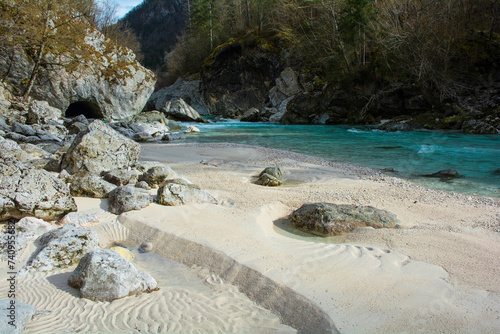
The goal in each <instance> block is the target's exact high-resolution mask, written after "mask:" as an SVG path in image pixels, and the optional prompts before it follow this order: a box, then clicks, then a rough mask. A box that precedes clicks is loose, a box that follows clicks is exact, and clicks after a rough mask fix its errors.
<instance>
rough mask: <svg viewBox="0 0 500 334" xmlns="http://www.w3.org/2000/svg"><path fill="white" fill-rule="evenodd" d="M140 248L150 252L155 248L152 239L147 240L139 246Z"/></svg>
mask: <svg viewBox="0 0 500 334" xmlns="http://www.w3.org/2000/svg"><path fill="white" fill-rule="evenodd" d="M139 250H141V251H143V252H145V253H149V252H151V251H152V250H153V243H152V242H150V241H145V242H143V243H142V244H141V245H140V246H139Z"/></svg>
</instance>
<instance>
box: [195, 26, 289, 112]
mask: <svg viewBox="0 0 500 334" xmlns="http://www.w3.org/2000/svg"><path fill="white" fill-rule="evenodd" d="M246 38H248V39H251V41H246V40H245V41H243V40H235V39H231V40H229V41H228V42H227V43H225V44H222V45H220V46H218V47H217V48H215V50H214V51H213V52H212V54H211V55H210V57H209V58H207V60H206V61H205V65H204V67H203V70H202V74H201V78H202V90H203V92H204V95H205V101H206V102H207V103H208V107H209V109H210V112H211V113H212V114H215V115H220V116H223V117H228V118H238V119H239V118H240V117H241V116H242V115H243V114H245V112H247V111H248V110H249V109H251V108H256V109H258V110H260V111H262V110H263V107H264V106H266V103H267V101H268V100H269V90H270V89H271V88H272V87H274V86H275V79H276V78H278V77H279V75H280V73H281V72H282V71H283V70H284V68H285V65H284V62H283V59H284V58H286V51H285V49H286V47H287V45H289V42H290V41H289V40H288V39H287V38H286V36H284V35H280V34H277V35H275V36H273V37H270V38H268V39H266V40H260V39H259V38H257V37H255V36H247V37H246Z"/></svg>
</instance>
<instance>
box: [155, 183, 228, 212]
mask: <svg viewBox="0 0 500 334" xmlns="http://www.w3.org/2000/svg"><path fill="white" fill-rule="evenodd" d="M157 194H158V198H157V200H158V203H159V204H162V205H168V206H178V205H186V204H201V203H208V204H217V203H218V201H217V200H216V199H215V198H214V197H213V196H212V195H210V194H209V193H208V192H206V191H204V190H201V189H199V187H197V186H195V185H192V184H188V183H186V182H183V181H176V180H171V181H170V182H169V181H167V183H166V184H165V185H163V186H161V187H160V188H158V193H157Z"/></svg>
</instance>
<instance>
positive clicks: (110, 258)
mask: <svg viewBox="0 0 500 334" xmlns="http://www.w3.org/2000/svg"><path fill="white" fill-rule="evenodd" d="M68 284H69V285H70V286H71V287H73V288H76V289H80V296H81V297H83V298H87V299H91V300H101V301H112V300H114V299H118V298H123V297H126V296H130V295H135V294H140V293H142V292H152V291H155V290H158V289H159V288H158V283H157V282H156V280H155V279H154V278H153V277H151V275H149V274H147V273H144V272H142V271H139V270H137V269H136V268H135V267H134V266H133V265H132V264H131V263H130V261H128V260H126V259H125V258H123V257H121V256H120V255H119V254H118V253H117V252H115V251H112V250H109V249H102V250H98V251H94V252H90V253H88V254H86V255H85V256H84V257H83V258H82V259H81V261H80V263H79V264H78V266H77V267H76V269H75V271H73V274H71V276H70V278H69V280H68Z"/></svg>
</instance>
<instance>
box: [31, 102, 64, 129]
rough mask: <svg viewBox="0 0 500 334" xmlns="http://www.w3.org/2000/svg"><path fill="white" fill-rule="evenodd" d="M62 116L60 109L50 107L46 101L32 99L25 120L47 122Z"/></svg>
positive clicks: (34, 122)
mask: <svg viewBox="0 0 500 334" xmlns="http://www.w3.org/2000/svg"><path fill="white" fill-rule="evenodd" d="M61 117H62V111H61V110H60V109H58V108H54V107H51V106H50V105H49V103H48V102H47V101H33V102H31V104H30V106H29V109H28V119H27V121H28V122H29V123H31V124H47V123H49V122H51V121H57V120H58V119H60V118H61Z"/></svg>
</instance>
